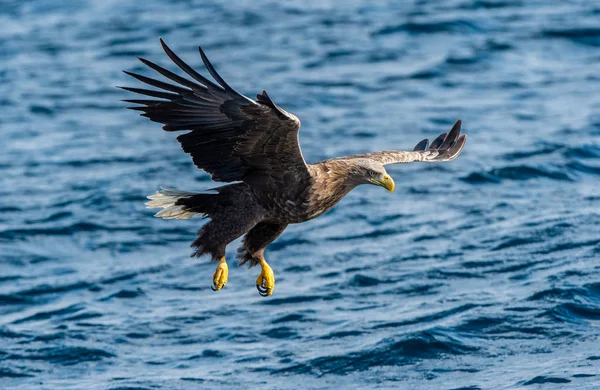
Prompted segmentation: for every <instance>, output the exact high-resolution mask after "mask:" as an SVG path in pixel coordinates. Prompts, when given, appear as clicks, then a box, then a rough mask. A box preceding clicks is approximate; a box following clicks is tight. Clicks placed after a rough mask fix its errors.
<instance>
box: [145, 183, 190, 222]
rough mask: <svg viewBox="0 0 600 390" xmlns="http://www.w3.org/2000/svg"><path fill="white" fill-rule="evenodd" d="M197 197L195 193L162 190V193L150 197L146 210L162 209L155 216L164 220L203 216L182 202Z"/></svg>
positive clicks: (168, 189)
mask: <svg viewBox="0 0 600 390" xmlns="http://www.w3.org/2000/svg"><path fill="white" fill-rule="evenodd" d="M195 195H197V194H195V193H193V192H187V191H180V190H176V189H173V188H161V190H160V191H158V192H156V193H155V194H152V195H150V196H149V197H148V199H150V201H149V202H146V208H149V209H157V208H160V209H162V210H160V211H159V212H158V213H156V214H154V216H155V217H160V218H164V219H188V218H191V217H193V216H194V215H202V213H198V212H196V211H193V210H191V209H190V208H189V206H188V205H186V204H183V203H185V202H182V201H183V200H185V199H189V198H191V197H193V196H195Z"/></svg>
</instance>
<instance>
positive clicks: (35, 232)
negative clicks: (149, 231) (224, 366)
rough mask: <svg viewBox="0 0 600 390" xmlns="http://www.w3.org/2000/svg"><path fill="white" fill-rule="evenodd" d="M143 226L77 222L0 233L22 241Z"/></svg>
mask: <svg viewBox="0 0 600 390" xmlns="http://www.w3.org/2000/svg"><path fill="white" fill-rule="evenodd" d="M144 229H145V228H144V227H141V226H105V225H100V224H96V223H91V222H77V223H73V224H69V225H65V226H55V227H51V228H42V227H37V228H36V227H32V228H29V229H7V230H4V231H0V239H15V240H22V239H26V238H30V237H35V236H40V235H45V236H71V235H74V234H77V233H86V232H87V233H93V232H118V231H128V232H131V231H141V230H144Z"/></svg>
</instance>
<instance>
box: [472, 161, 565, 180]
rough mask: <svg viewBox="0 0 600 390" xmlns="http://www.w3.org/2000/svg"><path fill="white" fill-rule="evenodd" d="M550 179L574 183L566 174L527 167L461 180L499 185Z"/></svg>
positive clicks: (499, 170) (506, 168)
mask: <svg viewBox="0 0 600 390" xmlns="http://www.w3.org/2000/svg"><path fill="white" fill-rule="evenodd" d="M531 179H552V180H558V181H567V182H571V181H574V179H573V178H571V177H570V176H569V175H568V174H567V173H565V172H562V171H560V170H554V169H549V168H538V167H532V166H527V165H518V166H512V167H503V168H496V169H491V170H489V171H487V172H473V173H470V174H469V175H467V176H464V177H462V178H461V180H462V181H464V182H467V183H471V184H479V183H501V182H502V181H504V180H515V181H523V180H531Z"/></svg>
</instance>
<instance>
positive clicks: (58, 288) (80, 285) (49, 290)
mask: <svg viewBox="0 0 600 390" xmlns="http://www.w3.org/2000/svg"><path fill="white" fill-rule="evenodd" d="M91 286H92V284H91V283H88V282H75V283H70V284H63V285H54V286H53V285H49V284H42V285H39V286H35V287H33V288H30V289H28V290H23V291H19V292H18V293H17V294H18V295H21V296H26V297H37V296H40V295H47V294H61V293H66V292H71V291H77V290H81V289H86V288H90V287H91Z"/></svg>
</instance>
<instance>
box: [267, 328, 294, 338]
mask: <svg viewBox="0 0 600 390" xmlns="http://www.w3.org/2000/svg"><path fill="white" fill-rule="evenodd" d="M262 334H263V335H264V336H267V337H268V338H271V339H293V338H298V334H297V333H296V331H295V330H294V329H292V328H290V327H287V326H280V327H276V328H272V329H269V330H267V331H264V332H262Z"/></svg>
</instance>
